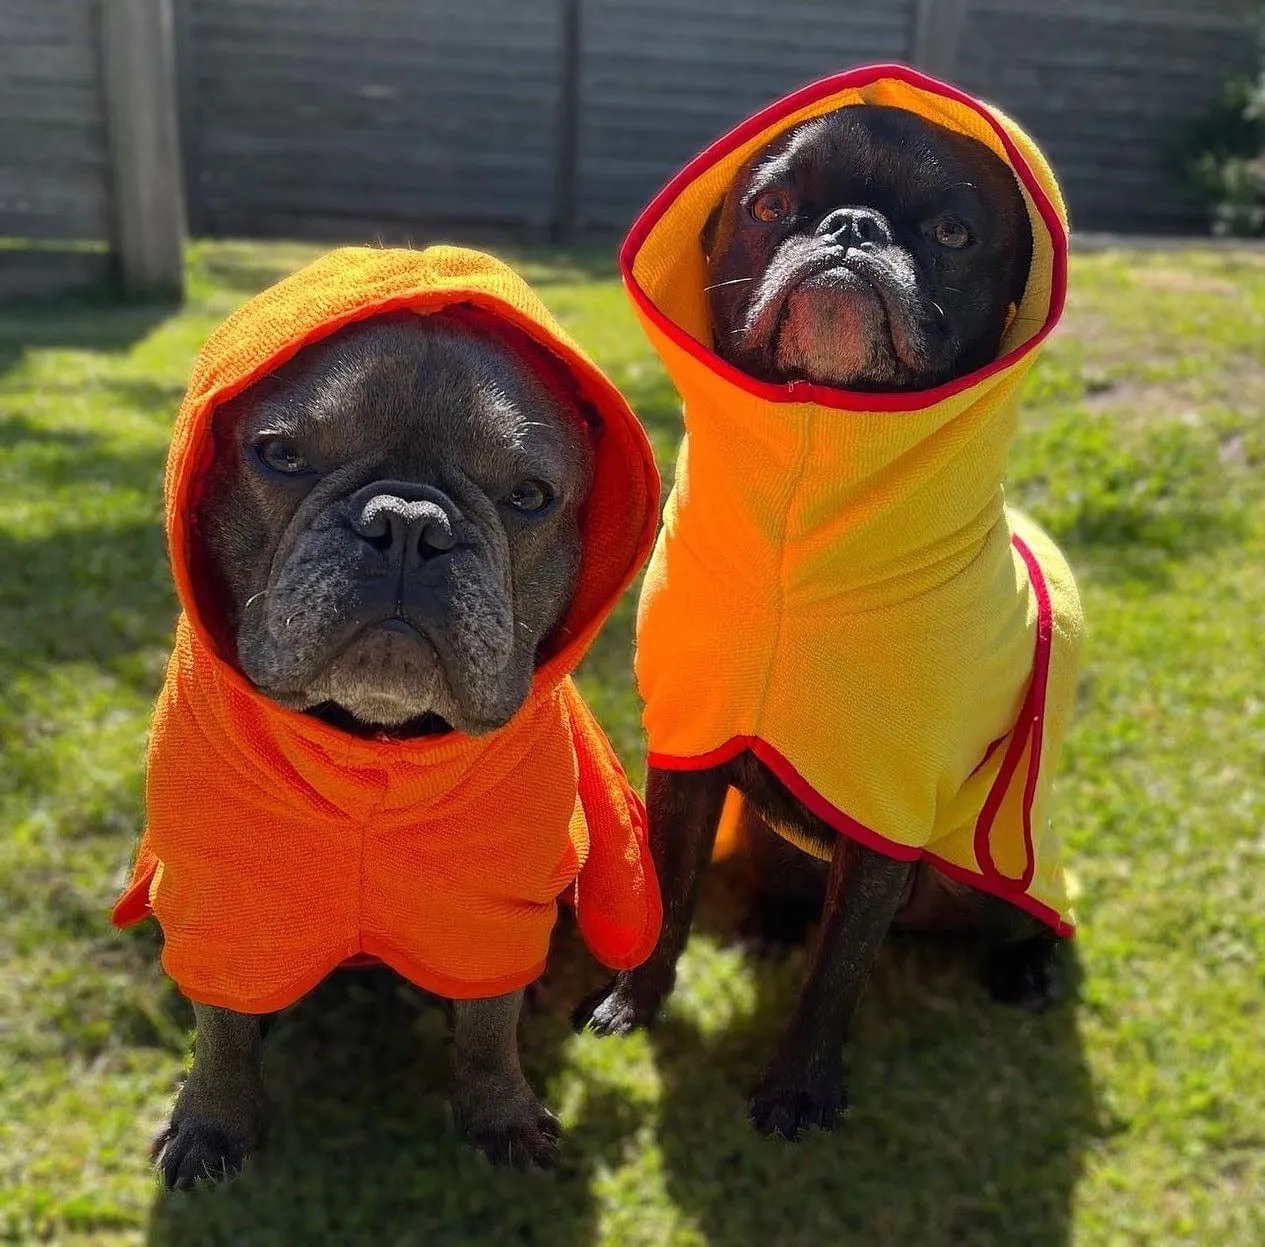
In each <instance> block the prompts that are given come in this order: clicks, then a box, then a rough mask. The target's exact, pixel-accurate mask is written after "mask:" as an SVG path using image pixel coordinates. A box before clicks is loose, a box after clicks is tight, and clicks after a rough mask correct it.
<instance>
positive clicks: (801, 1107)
mask: <svg viewBox="0 0 1265 1247" xmlns="http://www.w3.org/2000/svg"><path fill="white" fill-rule="evenodd" d="M846 1103H847V1099H846V1096H845V1094H844V1090H843V1085H842V1082H841V1081H836V1080H833V1079H830V1080H823V1082H822V1085H821V1086H816V1087H807V1088H806V1087H801V1086H796V1085H793V1084H792V1085H786V1084H782V1083H780V1082H776V1081H773V1080H765V1081H764V1082H762V1083H761V1084H760V1086H758V1087H757V1088H756V1090H755V1092H754V1094H753V1095H752V1097H751V1102H750V1104H749V1105H748V1106H747V1115H748V1116H749V1117H750V1118H751V1124H752V1125H753V1126H754V1127H755V1128H756V1130H757V1131H758V1132H759V1133H760V1134H762V1135H764V1136H766V1137H772V1138H781V1139H785V1140H786V1141H787V1142H788V1143H796V1142H798V1141H799V1139H800V1138H801V1137H802V1135H803V1132H804V1131H805V1130H806V1129H808V1128H809V1127H810V1126H816V1127H818V1128H819V1129H821V1130H833V1129H835V1127H836V1126H838V1125H839V1123H840V1122H841V1121H842V1120H843V1117H844V1113H845V1110H846Z"/></svg>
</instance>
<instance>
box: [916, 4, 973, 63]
mask: <svg viewBox="0 0 1265 1247" xmlns="http://www.w3.org/2000/svg"><path fill="white" fill-rule="evenodd" d="M965 16H966V0H917V3H916V5H915V8H914V31H913V55H912V56H911V57H910V59H911V60H912V61H913V63H914V65H915V66H916V67H917V68H918V69H921V70H923V71H924V72H925V73H928V74H933V75H934V76H935V77H937V78H952V77H953V76H954V74H956V73H957V63H958V37H959V36H960V35H961V33H962V21H963V19H964V18H965Z"/></svg>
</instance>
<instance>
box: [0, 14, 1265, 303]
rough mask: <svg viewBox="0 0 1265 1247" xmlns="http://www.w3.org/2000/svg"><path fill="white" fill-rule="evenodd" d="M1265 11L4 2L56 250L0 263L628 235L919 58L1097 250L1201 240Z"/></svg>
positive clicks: (27, 217) (156, 268)
mask: <svg viewBox="0 0 1265 1247" xmlns="http://www.w3.org/2000/svg"><path fill="white" fill-rule="evenodd" d="M1254 7H1255V0H1198V3H1193V2H1192V0H777V2H776V3H770V0H458V2H456V3H453V2H452V0H3V3H2V4H0V240H2V239H5V238H14V237H17V238H23V239H35V240H38V242H39V247H38V248H37V250H35V251H29V250H28V251H26V252H23V251H21V250H20V249H17V250H15V249H13V248H12V247H9V248H5V247H4V245H3V243H0V294H3V292H4V289H5V284H6V279H5V272H6V264H7V269H8V272H9V273H10V280H9V284H10V285H12V283H13V280H14V279H13V278H12V274H13V273H14V272H18V277H17V278H16V280H18V281H19V282H20V281H21V280H22V271H20V270H21V264H22V263H27V264H28V265H31V264H34V265H36V266H37V267H38V265H39V264H40V263H41V261H40V260H39V256H40V254H43V255H44V256H46V257H47V256H50V255H52V254H54V253H55V252H56V253H58V254H60V255H61V256H62V258H63V260H64V261H65V262H67V263H69V265H70V266H71V268H73V267H74V266H75V265H80V266H86V267H89V268H91V267H93V266H94V265H95V266H99V265H101V264H102V263H104V261H105V253H104V251H103V250H102V249H101V248H102V246H103V245H105V244H108V245H109V247H110V249H111V253H112V254H113V255H114V256H115V257H116V258H117V259H116V262H121V263H122V266H123V270H124V272H125V275H127V276H128V278H129V283H130V284H131V285H132V286H134V287H135V288H138V289H139V288H143V287H146V286H152V285H162V284H164V283H165V284H171V281H172V278H173V265H174V266H175V270H174V271H175V272H176V273H178V255H179V240H180V238H181V231H182V227H183V214H184V211H185V208H186V206H187V214H188V218H189V221H190V223H191V227H192V229H193V231H194V232H195V233H198V234H210V235H223V234H232V235H244V236H251V235H254V236H287V235H288V236H309V237H321V238H373V237H383V238H398V237H411V238H414V239H416V240H418V241H422V240H424V239H425V238H426V237H430V236H436V235H446V236H449V237H454V236H465V237H478V236H480V235H495V236H502V237H503V236H506V235H515V236H519V237H528V238H546V237H553V238H562V239H566V238H571V237H575V236H579V235H584V234H588V233H592V232H601V233H606V234H610V233H614V232H616V231H619V230H621V229H623V228H624V227H625V226H626V225H627V224H628V222H629V221H630V219H631V218H632V216H633V215H634V214H635V213H636V211H637V210H638V209H639V208H640V207H641V206H642V204H644V203H645V202H646V200H647V199H648V197H649V196H650V195H651V194H652V193H653V192H654V191H655V189H656V188H657V187H658V186H659V185H661V183H662V182H663V181H664V179H665V178H666V177H668V176H669V175H670V174H671V173H672V172H673V171H674V170H675V169H676V168H677V167H679V165H680V164H681V163H682V162H683V161H685V160H687V159H688V158H689V157H690V156H691V155H693V154H694V153H695V152H697V151H698V150H699V149H700V148H701V147H703V146H704V145H705V144H706V143H707V142H708V141H709V140H710V139H712V138H714V137H715V136H716V135H717V134H719V133H720V132H721V131H723V130H724V129H726V128H728V127H729V126H730V125H732V124H733V123H734V122H736V121H737V120H739V119H740V118H741V117H743V116H745V115H747V114H748V113H749V112H751V111H752V110H753V109H755V108H758V107H759V106H760V105H762V104H764V103H767V102H768V101H769V100H771V99H773V98H775V97H777V96H778V95H780V94H782V93H784V92H786V91H788V90H790V89H792V88H793V87H795V86H798V85H800V84H802V83H804V82H806V81H810V80H811V79H813V78H815V77H819V76H821V75H824V74H827V73H831V72H833V71H836V70H838V69H841V68H845V67H848V66H851V65H856V64H860V63H864V62H867V61H888V60H899V61H907V62H911V63H913V64H916V65H919V66H921V67H923V68H926V69H928V70H929V71H931V72H933V73H936V74H940V75H942V76H946V77H950V78H953V79H955V80H957V81H958V82H960V83H961V84H962V85H963V86H965V87H966V88H967V89H969V90H972V91H975V92H977V93H979V94H981V95H984V96H985V97H987V98H989V99H992V100H995V101H996V102H997V103H999V104H1001V105H1002V106H1003V107H1005V108H1006V109H1007V110H1008V111H1010V112H1011V113H1013V114H1014V115H1015V116H1016V117H1018V118H1019V119H1020V120H1021V121H1022V122H1024V123H1025V124H1026V125H1027V126H1028V127H1029V128H1030V129H1031V131H1032V132H1033V134H1034V135H1035V137H1036V138H1037V139H1038V141H1039V142H1041V143H1042V145H1043V146H1044V147H1045V149H1046V151H1047V153H1048V154H1049V156H1050V158H1051V160H1052V162H1053V164H1054V166H1055V168H1056V170H1057V171H1058V172H1059V174H1060V176H1061V178H1062V180H1063V183H1064V187H1065V190H1066V192H1067V196H1068V199H1069V202H1070V205H1071V210H1072V215H1073V221H1074V224H1075V225H1077V226H1079V227H1081V228H1090V229H1117V230H1134V231H1146V232H1165V231H1190V230H1201V229H1203V228H1204V227H1205V221H1206V218H1205V217H1204V214H1203V212H1202V209H1201V208H1200V206H1199V205H1198V204H1197V203H1196V202H1195V201H1194V200H1193V199H1192V198H1191V197H1190V196H1189V194H1188V192H1187V191H1186V190H1185V189H1184V188H1183V187H1182V185H1181V182H1180V178H1179V177H1178V176H1176V168H1177V163H1178V150H1179V147H1180V144H1181V141H1182V138H1183V136H1184V135H1185V133H1186V131H1187V129H1188V127H1189V125H1190V123H1191V121H1192V120H1193V119H1194V118H1196V117H1198V116H1200V115H1201V114H1202V113H1204V111H1205V110H1206V109H1207V108H1208V106H1209V105H1210V103H1211V102H1212V101H1213V100H1214V99H1215V98H1216V97H1217V96H1218V94H1219V93H1220V91H1221V90H1222V87H1223V84H1224V82H1225V80H1226V79H1227V77H1229V76H1230V75H1231V74H1232V73H1235V72H1238V71H1245V72H1248V71H1250V70H1251V69H1252V67H1253V59H1254V56H1255V54H1256V44H1255V39H1254V33H1255V32H1254V27H1253V23H1252V14H1253V10H1254ZM177 116H178V119H179V143H177V127H176V124H175V122H176V118H177ZM181 149H182V150H181ZM182 189H183V195H182V194H181V190H182ZM84 240H89V241H90V242H91V241H93V240H95V241H96V243H97V244H98V250H96V251H94V250H92V249H91V248H89V249H87V250H85V249H84V248H83V246H82V245H81V244H82V243H83V241H84ZM68 243H73V244H74V245H73V246H71V247H67V246H66V244H68ZM21 256H25V257H26V258H25V260H21V259H20V257H21ZM32 256H34V257H35V258H34V259H32V258H31V257H32ZM66 257H70V258H69V260H66Z"/></svg>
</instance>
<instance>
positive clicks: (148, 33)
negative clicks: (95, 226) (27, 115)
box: [101, 0, 185, 295]
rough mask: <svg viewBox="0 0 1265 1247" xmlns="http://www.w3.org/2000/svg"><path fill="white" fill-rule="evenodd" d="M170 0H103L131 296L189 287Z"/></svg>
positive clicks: (118, 235)
mask: <svg viewBox="0 0 1265 1247" xmlns="http://www.w3.org/2000/svg"><path fill="white" fill-rule="evenodd" d="M171 3H172V0H105V3H103V4H102V5H101V58H102V80H103V82H104V84H105V112H106V127H107V131H108V134H109V150H110V165H111V174H112V177H113V184H114V238H113V246H114V251H115V253H116V255H117V257H118V262H119V267H120V271H121V273H122V277H123V286H124V289H125V290H126V291H127V292H128V293H129V294H132V295H152V294H171V293H177V294H178V293H180V292H181V291H182V290H183V288H184V242H185V211H184V184H183V183H184V179H183V176H182V173H183V170H182V166H181V161H180V137H179V126H178V121H177V106H176V69H175V37H174V23H173V19H172V9H171Z"/></svg>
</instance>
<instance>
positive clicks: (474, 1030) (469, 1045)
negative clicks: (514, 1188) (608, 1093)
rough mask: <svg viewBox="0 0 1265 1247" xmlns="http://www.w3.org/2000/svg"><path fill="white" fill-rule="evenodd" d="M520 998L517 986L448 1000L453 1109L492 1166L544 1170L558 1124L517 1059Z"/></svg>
mask: <svg viewBox="0 0 1265 1247" xmlns="http://www.w3.org/2000/svg"><path fill="white" fill-rule="evenodd" d="M522 1003H523V993H522V992H521V991H516V992H507V993H506V994H505V995H504V996H491V997H488V998H487V999H485V1000H454V1001H453V1002H452V1015H453V1048H454V1056H455V1063H456V1085H455V1087H454V1090H453V1112H454V1114H455V1116H456V1118H457V1126H458V1128H459V1129H460V1130H461V1132H462V1134H463V1135H464V1136H465V1137H466V1139H468V1140H469V1141H470V1142H471V1143H473V1144H474V1145H475V1146H476V1147H478V1148H481V1149H482V1150H483V1152H484V1153H485V1154H486V1155H487V1158H488V1159H489V1160H490V1161H491V1162H492V1163H493V1164H494V1165H506V1164H510V1165H513V1166H514V1167H515V1168H517V1169H525V1168H526V1167H527V1166H528V1164H529V1163H530V1164H536V1165H539V1166H540V1167H541V1168H543V1169H547V1168H548V1167H549V1166H550V1165H551V1164H553V1161H554V1159H555V1157H556V1156H557V1153H558V1140H559V1138H561V1135H562V1127H561V1125H559V1123H558V1119H557V1118H556V1117H555V1116H554V1115H553V1114H552V1113H551V1112H550V1111H549V1110H548V1109H547V1108H546V1107H545V1106H544V1105H543V1104H541V1102H540V1101H539V1100H538V1099H536V1095H535V1093H534V1092H533V1091H532V1089H531V1087H530V1086H528V1084H527V1079H526V1078H524V1077H523V1071H522V1068H521V1067H520V1065H519V1063H518V1013H519V1009H520V1008H521V1006H522Z"/></svg>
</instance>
